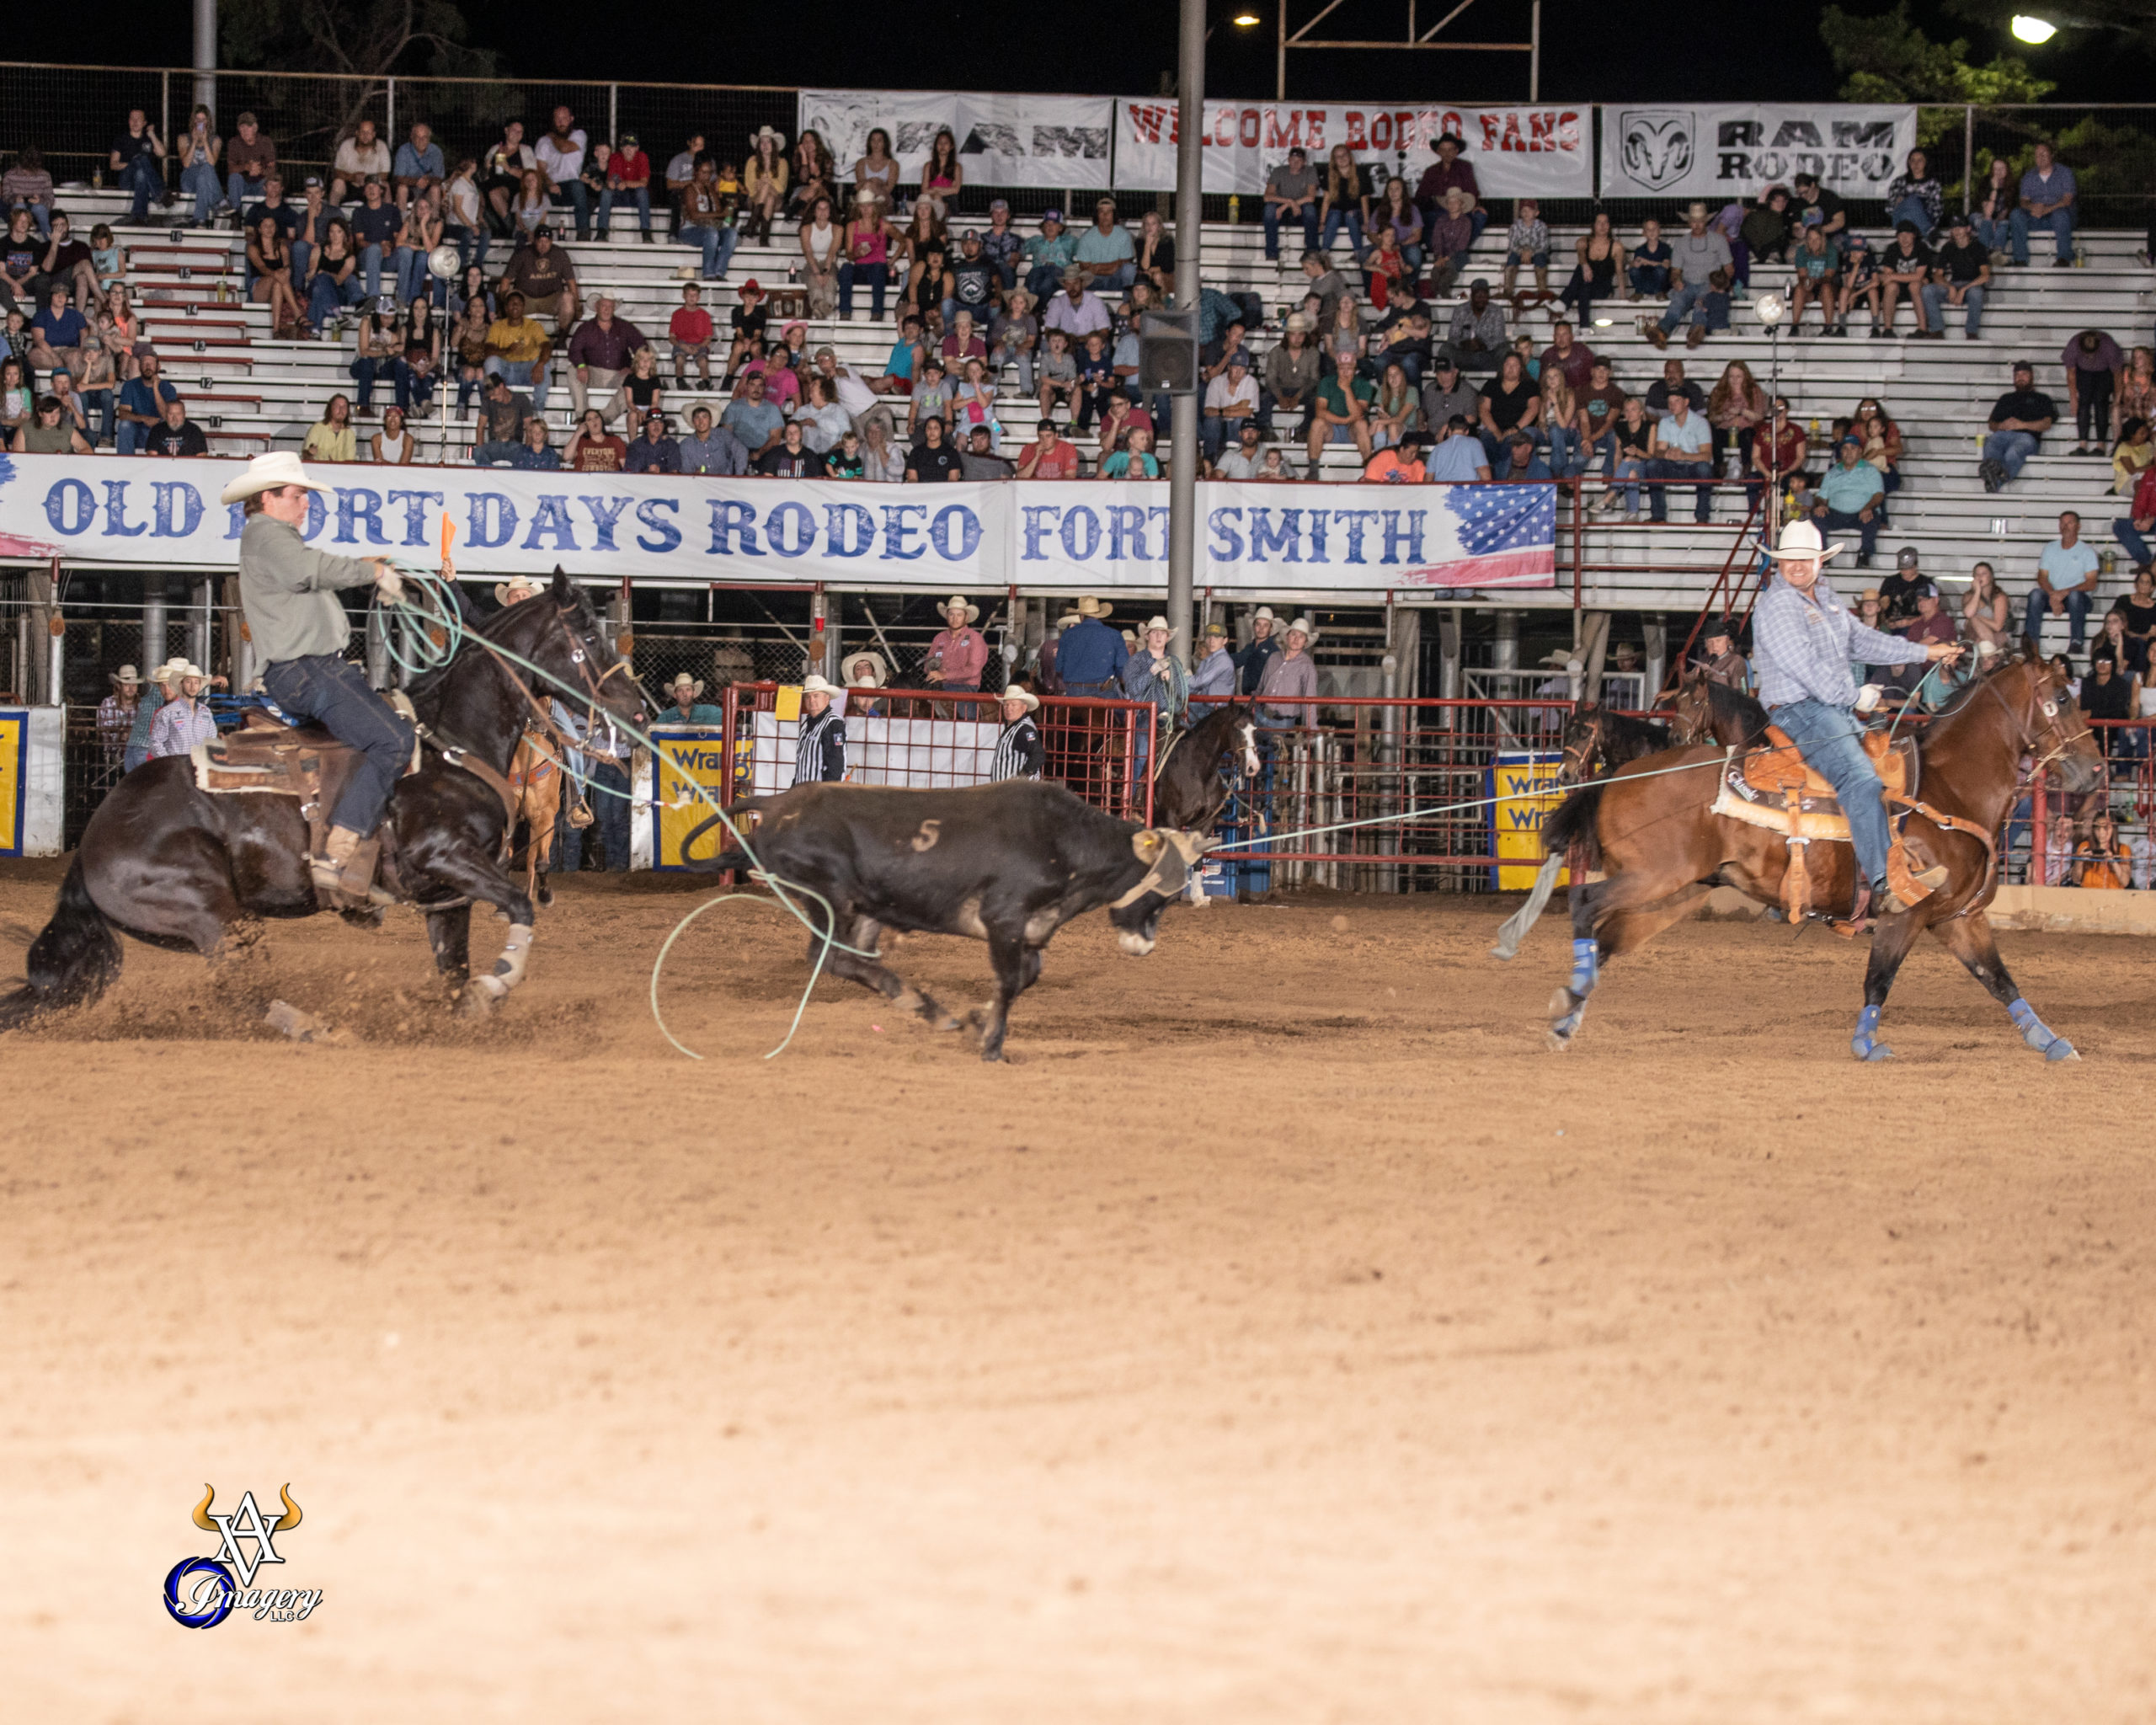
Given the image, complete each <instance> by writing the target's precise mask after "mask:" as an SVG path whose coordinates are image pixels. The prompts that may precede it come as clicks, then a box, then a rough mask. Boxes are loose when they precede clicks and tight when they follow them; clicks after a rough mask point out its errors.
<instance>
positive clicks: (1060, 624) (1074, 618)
mask: <svg viewBox="0 0 2156 1725" xmlns="http://www.w3.org/2000/svg"><path fill="white" fill-rule="evenodd" d="M1085 620H1086V619H1085V618H1084V617H1081V616H1080V615H1079V614H1078V613H1077V612H1076V611H1065V612H1064V613H1063V615H1062V616H1061V617H1058V618H1057V619H1056V620H1055V626H1056V628H1059V629H1067V628H1072V627H1074V626H1075V625H1076V624H1079V623H1081V622H1085Z"/></svg>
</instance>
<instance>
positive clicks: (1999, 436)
mask: <svg viewBox="0 0 2156 1725" xmlns="http://www.w3.org/2000/svg"><path fill="white" fill-rule="evenodd" d="M2035 453H2036V435H2035V434H2034V433H2033V432H2028V431H1993V432H1992V433H1990V434H1989V435H1988V436H1986V437H1985V439H1984V453H1983V459H1984V460H1986V461H1988V462H1998V463H1999V466H2001V467H2004V468H2005V469H2006V477H2007V478H2009V479H2018V478H2020V477H2021V469H2022V468H2023V467H2025V465H2027V463H2028V460H2029V457H2031V456H2032V455H2034V454H2035Z"/></svg>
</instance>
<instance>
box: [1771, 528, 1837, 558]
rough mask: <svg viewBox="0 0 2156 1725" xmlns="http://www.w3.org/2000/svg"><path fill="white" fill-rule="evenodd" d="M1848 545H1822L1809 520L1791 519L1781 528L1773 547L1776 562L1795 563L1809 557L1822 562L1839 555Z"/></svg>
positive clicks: (1817, 532) (1816, 531)
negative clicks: (1779, 537)
mask: <svg viewBox="0 0 2156 1725" xmlns="http://www.w3.org/2000/svg"><path fill="white" fill-rule="evenodd" d="M1848 549H1849V547H1847V546H1845V545H1822V543H1821V542H1820V539H1819V530H1818V529H1817V527H1815V526H1812V523H1811V522H1809V521H1791V522H1790V523H1789V524H1788V525H1787V526H1785V527H1784V528H1783V529H1782V537H1781V539H1780V542H1779V543H1777V544H1776V545H1775V547H1774V560H1775V561H1776V562H1777V563H1796V562H1797V561H1799V560H1800V559H1809V560H1810V561H1811V562H1813V563H1824V562H1826V560H1827V559H1828V558H1830V557H1839V556H1840V555H1841V554H1842V553H1844V551H1846V550H1848Z"/></svg>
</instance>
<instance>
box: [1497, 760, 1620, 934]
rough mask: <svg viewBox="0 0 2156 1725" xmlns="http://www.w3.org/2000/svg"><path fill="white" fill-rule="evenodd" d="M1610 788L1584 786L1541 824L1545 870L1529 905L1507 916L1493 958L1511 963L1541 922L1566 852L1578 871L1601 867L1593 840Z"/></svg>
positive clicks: (1599, 852) (1600, 782) (1602, 783)
mask: <svg viewBox="0 0 2156 1725" xmlns="http://www.w3.org/2000/svg"><path fill="white" fill-rule="evenodd" d="M1608 788H1609V781H1608V780H1607V779H1603V780H1598V781H1597V782H1594V783H1593V784H1587V785H1582V786H1581V787H1580V788H1579V789H1577V790H1576V791H1574V792H1573V793H1572V795H1570V796H1569V797H1567V798H1565V800H1564V802H1563V803H1562V804H1560V805H1559V806H1558V809H1557V812H1556V814H1552V815H1551V816H1550V818H1549V819H1548V820H1545V821H1544V822H1543V823H1542V845H1543V849H1544V851H1545V856H1544V857H1543V859H1542V867H1541V868H1540V870H1539V871H1538V872H1537V873H1536V874H1535V877H1534V888H1533V889H1532V890H1530V891H1529V894H1528V895H1527V902H1526V903H1525V904H1524V905H1521V906H1520V907H1519V909H1518V910H1517V911H1513V914H1512V915H1511V916H1508V917H1507V918H1506V919H1505V921H1504V926H1503V927H1501V928H1500V929H1498V931H1497V945H1495V946H1493V947H1492V948H1490V953H1491V956H1492V957H1493V958H1498V959H1510V958H1512V957H1513V954H1514V953H1518V951H1519V944H1520V943H1521V942H1522V941H1524V940H1525V939H1526V938H1527V934H1528V931H1529V929H1531V928H1533V927H1534V925H1535V924H1536V922H1538V921H1540V920H1541V916H1542V911H1543V908H1544V907H1545V905H1548V904H1549V902H1550V893H1551V891H1552V890H1554V889H1555V888H1556V884H1557V871H1558V870H1559V869H1561V868H1563V867H1564V866H1565V858H1566V852H1572V853H1573V855H1572V866H1573V867H1574V868H1577V869H1580V870H1582V871H1583V870H1586V869H1588V868H1600V867H1601V865H1602V847H1601V846H1600V845H1599V844H1598V842H1597V841H1596V839H1595V836H1594V830H1595V817H1596V816H1597V815H1598V814H1600V813H1601V811H1602V793H1603V792H1604V791H1605V790H1607V789H1608ZM1572 879H1573V880H1574V882H1575V883H1577V881H1578V879H1579V876H1578V875H1577V874H1575V875H1574V876H1573V877H1572Z"/></svg>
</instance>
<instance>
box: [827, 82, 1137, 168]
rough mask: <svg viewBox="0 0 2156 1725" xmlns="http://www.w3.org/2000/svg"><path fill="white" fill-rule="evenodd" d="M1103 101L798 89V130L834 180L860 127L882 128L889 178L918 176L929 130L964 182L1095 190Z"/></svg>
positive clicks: (849, 164) (852, 157)
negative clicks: (833, 169) (813, 142)
mask: <svg viewBox="0 0 2156 1725" xmlns="http://www.w3.org/2000/svg"><path fill="white" fill-rule="evenodd" d="M1111 106H1112V104H1111V103H1110V101H1109V99H1108V98H1107V97H1106V96H996V95H986V94H982V93H978V92H972V91H953V90H803V91H802V92H801V93H800V101H799V105H798V109H797V112H798V115H799V129H800V130H801V131H814V132H815V133H816V134H818V136H820V137H821V138H822V139H823V140H824V142H825V144H827V145H828V146H829V147H830V152H831V156H832V159H833V160H834V161H835V162H836V163H837V164H838V171H839V173H840V174H841V176H843V177H847V178H851V175H852V173H853V164H854V163H855V162H856V161H857V159H858V158H860V157H862V155H864V154H865V153H867V148H868V133H869V131H870V129H871V128H872V127H874V126H882V127H883V130H884V131H886V132H888V133H889V134H890V138H891V153H892V154H893V155H894V156H895V157H896V158H898V160H899V178H900V179H903V180H905V182H906V183H907V184H914V183H915V182H917V181H918V180H919V179H921V164H922V163H925V162H926V160H927V159H928V152H929V148H930V147H931V145H932V144H934V143H935V142H936V134H937V131H940V130H942V128H943V127H945V126H948V127H950V129H951V135H952V136H953V138H955V139H956V140H957V142H958V163H959V166H960V167H962V168H964V170H965V176H966V179H967V180H968V181H969V183H970V184H974V185H1014V186H1015V185H1024V186H1047V187H1049V188H1051V189H1053V190H1057V191H1060V190H1063V189H1064V188H1065V187H1066V186H1068V187H1083V188H1086V189H1088V190H1091V189H1104V188H1106V187H1107V184H1108V183H1109V182H1108V135H1109V131H1110V126H1111V115H1110V109H1111Z"/></svg>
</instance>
